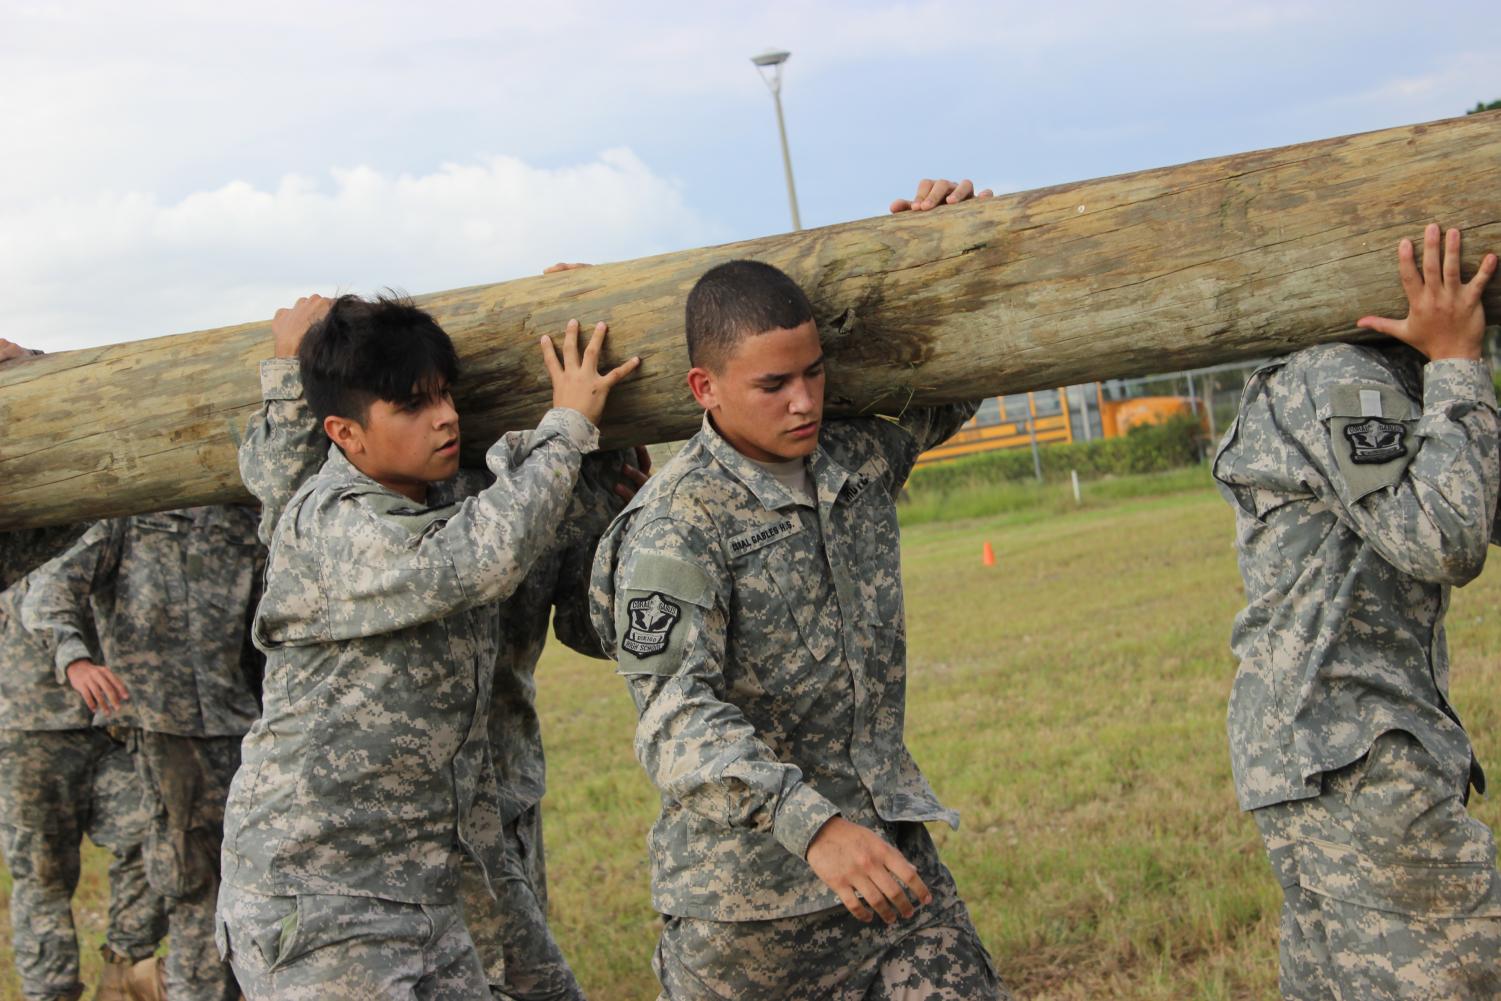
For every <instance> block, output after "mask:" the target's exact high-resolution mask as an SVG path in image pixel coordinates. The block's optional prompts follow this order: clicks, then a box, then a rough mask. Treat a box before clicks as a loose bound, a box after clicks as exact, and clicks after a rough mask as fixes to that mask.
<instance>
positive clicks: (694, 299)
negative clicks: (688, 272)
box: [684, 261, 813, 369]
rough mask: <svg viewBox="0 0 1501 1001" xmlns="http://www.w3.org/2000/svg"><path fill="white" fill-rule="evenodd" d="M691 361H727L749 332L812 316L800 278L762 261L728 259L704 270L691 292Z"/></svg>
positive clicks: (686, 324) (709, 364) (707, 363)
mask: <svg viewBox="0 0 1501 1001" xmlns="http://www.w3.org/2000/svg"><path fill="white" fill-rule="evenodd" d="M686 312H687V315H686V317H685V320H684V327H685V329H686V330H687V332H688V363H689V364H690V365H702V366H704V367H706V368H710V369H714V368H718V367H719V366H720V365H723V364H724V362H725V361H726V360H727V359H728V358H729V357H730V355H731V354H732V353H733V352H734V350H735V346H736V345H737V344H739V343H740V341H741V340H742V339H743V338H745V337H750V336H753V335H755V334H764V333H766V332H767V331H768V330H787V329H790V328H792V327H796V326H800V325H802V324H804V323H807V322H808V321H809V320H811V319H813V304H812V303H811V302H809V301H808V296H807V295H806V294H805V293H804V292H803V290H802V289H800V288H798V286H797V282H795V281H793V280H792V279H791V278H788V277H787V276H786V275H785V274H783V273H782V272H781V271H780V270H778V269H777V268H774V267H772V266H771V265H770V264H765V263H763V262H761V261H729V262H727V263H725V264H721V265H719V266H718V267H714V268H710V269H709V270H708V271H706V272H704V274H703V277H701V278H699V280H698V281H697V282H695V283H694V285H693V290H692V291H691V292H689V293H688V307H687V310H686Z"/></svg>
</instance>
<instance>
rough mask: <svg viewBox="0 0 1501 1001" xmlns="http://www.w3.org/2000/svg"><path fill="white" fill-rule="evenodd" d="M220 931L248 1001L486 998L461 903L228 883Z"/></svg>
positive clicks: (485, 986) (486, 1000) (486, 988)
mask: <svg viewBox="0 0 1501 1001" xmlns="http://www.w3.org/2000/svg"><path fill="white" fill-rule="evenodd" d="M219 931H220V939H219V945H220V948H221V949H222V950H223V952H222V954H223V955H225V956H226V957H227V958H228V959H229V961H230V963H231V964H232V965H233V966H234V971H235V976H236V977H238V978H239V981H240V986H241V988H242V989H243V990H244V991H245V996H246V997H247V998H249V999H250V1001H260V999H262V998H274V999H276V1001H325V999H328V998H352V999H358V1001H385V999H388V998H389V999H393V1001H394V999H398V998H399V999H401V1001H414V999H415V1001H425V999H434V1001H438V999H441V1001H449V999H455V1001H458V999H465V1001H490V989H489V985H488V984H487V983H486V981H485V970H484V966H483V965H482V964H481V963H480V960H479V954H478V953H477V952H475V951H474V942H473V941H472V940H471V939H470V938H469V932H468V930H467V929H466V928H465V927H464V918H463V913H462V910H461V908H460V907H459V906H458V905H457V904H447V905H427V904H404V903H398V902H397V901H394V900H382V899H381V898H379V897H346V896H339V895H334V894H323V893H303V894H298V895H297V896H295V897H270V896H265V895H263V894H259V893H255V892H253V891H251V890H247V889H244V888H243V887H239V886H235V885H234V884H233V883H228V884H225V886H224V889H223V893H222V895H221V897H220V901H219ZM174 1001H175V999H174Z"/></svg>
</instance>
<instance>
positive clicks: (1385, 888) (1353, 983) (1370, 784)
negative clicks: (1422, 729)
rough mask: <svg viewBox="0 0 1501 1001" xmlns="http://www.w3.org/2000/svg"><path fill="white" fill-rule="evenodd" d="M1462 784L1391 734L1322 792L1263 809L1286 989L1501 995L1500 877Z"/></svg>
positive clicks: (1341, 995) (1413, 743)
mask: <svg viewBox="0 0 1501 1001" xmlns="http://www.w3.org/2000/svg"><path fill="white" fill-rule="evenodd" d="M1463 782H1464V779H1463V778H1462V777H1461V776H1459V775H1445V774H1444V773H1443V772H1442V771H1441V770H1440V768H1439V766H1438V763H1437V762H1436V761H1435V760H1434V758H1433V757H1432V756H1431V755H1430V754H1429V753H1428V752H1427V751H1426V750H1424V749H1423V746H1422V745H1421V744H1419V743H1418V742H1417V740H1416V739H1415V738H1413V737H1412V736H1410V735H1409V734H1407V733H1403V732H1401V731H1391V732H1388V733H1385V734H1382V735H1381V736H1380V737H1379V738H1377V740H1376V742H1375V743H1374V744H1373V745H1372V746H1371V749H1370V751H1369V752H1368V753H1367V755H1366V756H1365V757H1364V758H1362V759H1361V760H1359V761H1357V762H1355V763H1354V764H1352V765H1349V766H1347V767H1345V768H1341V769H1339V770H1338V771H1335V772H1329V773H1327V774H1326V775H1325V776H1324V788H1323V792H1322V793H1321V794H1320V795H1319V796H1317V797H1315V798H1313V799H1306V800H1297V801H1294V802H1290V803H1278V804H1275V805H1273V806H1267V807H1263V808H1261V809H1259V810H1256V811H1254V813H1253V816H1254V817H1255V818H1256V823H1257V826H1258V827H1259V828H1260V829H1261V836H1262V840H1263V842H1264V843H1265V844H1266V848H1267V854H1268V856H1269V857H1270V859H1271V863H1272V869H1273V871H1274V872H1275V873H1276V875H1277V878H1278V880H1279V881H1280V882H1281V884H1282V890H1283V905H1282V934H1281V957H1282V973H1281V981H1282V993H1283V996H1284V997H1287V998H1293V999H1299V1001H1312V999H1319V1001H1327V999H1340V1001H1357V999H1358V1001H1384V999H1388V998H1404V999H1413V998H1433V999H1439V998H1442V999H1445V1001H1465V999H1474V1001H1479V999H1482V998H1484V999H1494V998H1497V997H1501V873H1498V872H1497V871H1496V845H1495V842H1494V840H1492V838H1491V832H1490V831H1489V830H1488V829H1487V828H1486V826H1485V825H1484V824H1482V823H1481V822H1480V821H1478V820H1476V819H1474V818H1473V817H1471V816H1470V815H1469V814H1468V813H1466V811H1465V808H1464V802H1463V790H1464V786H1463V784H1462V783H1463Z"/></svg>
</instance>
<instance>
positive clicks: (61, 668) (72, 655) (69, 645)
mask: <svg viewBox="0 0 1501 1001" xmlns="http://www.w3.org/2000/svg"><path fill="white" fill-rule="evenodd" d="M93 656H94V651H92V650H90V649H89V645H88V644H87V643H85V642H84V641H83V640H81V639H79V638H78V637H77V636H70V637H68V638H67V639H65V640H63V641H61V642H60V643H58V644H57V655H56V656H55V657H54V658H53V662H54V663H55V664H56V665H57V683H58V684H59V685H66V684H67V683H68V665H69V664H71V663H73V662H74V661H75V660H92V659H93Z"/></svg>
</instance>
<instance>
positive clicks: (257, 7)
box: [0, 0, 1501, 350]
mask: <svg viewBox="0 0 1501 1001" xmlns="http://www.w3.org/2000/svg"><path fill="white" fill-rule="evenodd" d="M751 6H752V5H746V4H716V3H700V4H696V5H692V6H689V5H686V4H676V5H669V4H653V3H635V4H630V5H624V4H607V3H589V2H577V3H575V2H570V0H557V2H550V3H548V4H529V5H513V4H508V3H503V2H502V3H494V2H492V3H430V4H424V5H421V7H420V9H419V7H418V5H413V4H409V3H396V2H389V3H387V2H371V3H361V4H358V5H356V4H328V3H319V2H316V0H306V2H302V3H280V2H275V0H272V2H261V3H257V4H254V5H212V6H210V5H203V4H197V3H162V2H158V0H139V2H136V3H132V4H130V5H120V4H104V3H91V2H77V3H70V4H66V5H57V4H51V3H25V2H17V0H8V2H7V3H6V4H5V5H4V8H3V9H0V113H3V115H4V120H5V121H6V122H7V123H8V125H7V134H6V156H5V157H3V158H0V276H3V277H0V282H3V287H4V288H5V289H6V293H7V294H6V295H5V296H4V297H3V299H4V301H0V336H7V337H10V338H11V339H12V340H18V341H20V342H21V343H24V344H28V345H33V346H38V347H42V348H45V349H47V350H61V349H64V348H68V347H79V346H85V345H90V344H98V343H104V342H108V341H115V340H122V339H132V338H139V337H147V336H155V335H158V334H166V333H174V332H179V331H183V330H189V329H198V328H202V327H209V326H218V325H223V324H230V323H237V322H243V321H246V320H250V319H255V318H258V317H263V316H267V315H269V314H270V313H271V312H272V311H273V310H274V309H275V308H276V306H278V305H280V304H283V303H284V302H285V301H287V300H289V299H290V298H292V297H295V296H296V295H297V294H299V293H300V292H302V291H306V290H318V291H325V292H327V291H334V290H354V291H369V290H372V289H374V288H377V287H380V286H384V285H395V286H398V287H402V288H405V289H407V290H409V291H412V292H422V291H432V290H436V289H440V288H450V287H456V286H460V285H466V284H472V283H475V282H481V281H494V280H501V279H506V278H513V277H517V276H520V275H524V274H530V273H534V272H536V271H537V270H539V269H540V268H541V267H542V266H543V265H545V264H548V263H550V262H552V261H554V260H557V259H560V258H568V259H583V260H615V259H622V258H629V257H636V256H641V255H644V254H650V253H657V252H661V251H666V250H673V249H679V248H683V247H689V246H697V245H700V244H705V243H714V242H723V241H727V240H734V239H741V238H746V237H752V236H760V235H765V234H768V233H775V232H780V231H783V230H785V229H787V228H788V225H789V221H788V216H787V208H786V195H785V189H784V187H783V182H782V174H781V166H780V159H779V157H780V154H779V152H778V148H777V140H776V126H775V119H774V117H773V112H772V105H771V100H770V97H769V95H768V93H767V91H766V89H765V87H764V86H763V84H762V83H761V81H760V79H759V77H758V76H757V75H756V73H755V71H754V69H753V68H752V66H751V65H750V62H749V56H751V55H752V54H754V53H756V52H759V51H762V50H764V49H766V48H769V47H778V48H786V49H789V50H791V52H792V58H791V60H790V61H789V63H788V65H787V69H786V76H785V86H784V92H783V97H784V102H785V107H786V112H787V127H788V132H789V137H790V141H791V146H792V155H793V162H794V169H795V171H796V174H797V182H798V194H799V198H800V202H801V206H802V213H803V221H804V224H805V225H808V226H816V225H823V224H827V223H833V222H839V221H843V220H847V219H852V218H858V217H861V216H866V215H872V214H876V213H877V212H880V211H883V210H884V206H885V204H886V203H887V202H888V201H889V200H890V199H891V198H893V197H896V196H899V195H903V194H906V193H908V192H909V190H910V188H911V186H912V183H913V182H914V181H915V180H916V179H917V178H918V177H920V176H923V175H925V174H928V175H932V174H942V175H947V176H959V175H965V176H972V177H974V178H975V179H976V180H977V181H979V182H981V183H982V184H988V185H991V186H993V187H995V188H996V189H997V190H998V191H1012V190H1023V189H1027V188H1033V187H1040V186H1043V185H1047V184H1052V183H1057V182H1061V181H1068V180H1076V179H1080V178H1087V177H1098V176H1103V175H1106V174H1113V173H1119V172H1122V171H1129V170H1135V169H1139V168H1144V167H1153V166H1161V165H1165V164H1171V163H1179V162H1183V161H1186V160H1192V159H1198V158H1202V157H1207V156H1217V155H1221V154H1225V153H1232V152H1239V151H1243V150H1250V149H1259V148H1263V147H1267V146H1276V145H1282V144H1286V143H1293V142H1301V141H1305V140H1310V139H1318V138H1325V137H1329V136H1334V135H1341V134H1345V133H1350V132H1358V131H1364V130H1368V129H1375V128H1382V127H1386V126H1390V125H1398V124H1404V123H1411V122H1418V121H1427V120H1432V119H1435V118H1442V117H1448V116H1451V115H1457V114H1461V113H1462V112H1463V111H1465V110H1466V109H1467V108H1469V107H1471V106H1473V105H1474V104H1475V102H1476V101H1479V100H1494V99H1498V98H1501V19H1498V18H1496V17H1495V15H1494V7H1493V6H1489V5H1482V4H1480V3H1478V2H1476V3H1453V4H1448V5H1445V6H1442V7H1435V8H1433V9H1431V10H1429V9H1425V8H1424V7H1420V6H1419V5H1414V4H1411V3H1401V4H1399V3H1384V2H1368V3H1360V4H1356V3H1324V4H1312V3H1296V4H1295V3H1275V2H1274V3H1256V2H1243V3H1238V4H1229V3H1224V4H1220V3H1211V2H1200V3H1167V2H1151V0H1146V2H1139V3H1132V4H1120V3H1101V2H1078V3H1053V4H1051V5H1041V4H1022V3H880V2H866V3H855V2H844V3H818V2H805V3H799V4H793V3H780V2H770V3H761V4H757V5H754V9H748V8H750V7H751ZM1498 166H1501V165H1498ZM1478 183H1496V178H1495V177H1492V178H1488V179H1484V180H1483V181H1480V182H1478Z"/></svg>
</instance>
